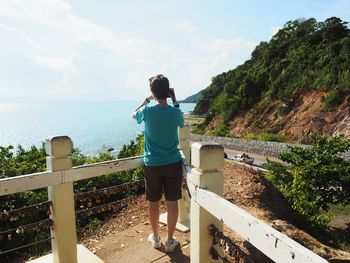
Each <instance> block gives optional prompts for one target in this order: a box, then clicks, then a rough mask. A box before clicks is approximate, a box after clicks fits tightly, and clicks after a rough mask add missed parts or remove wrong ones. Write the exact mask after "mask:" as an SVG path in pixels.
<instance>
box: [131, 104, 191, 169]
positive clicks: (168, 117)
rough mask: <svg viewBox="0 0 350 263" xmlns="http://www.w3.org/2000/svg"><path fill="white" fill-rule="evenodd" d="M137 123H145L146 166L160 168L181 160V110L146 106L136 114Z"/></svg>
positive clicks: (182, 122) (182, 121)
mask: <svg viewBox="0 0 350 263" xmlns="http://www.w3.org/2000/svg"><path fill="white" fill-rule="evenodd" d="M136 121H137V123H138V124H140V123H141V122H142V121H143V122H144V123H145V147H144V150H145V156H144V163H145V165H147V166H160V165H165V164H171V163H176V162H178V161H180V160H181V154H180V150H179V148H178V145H179V138H178V135H177V130H178V127H180V128H182V127H183V126H184V118H183V113H182V111H181V110H180V109H179V108H175V107H172V106H169V105H168V106H166V107H162V106H160V105H155V106H150V107H148V106H145V107H144V108H142V109H140V110H139V111H137V112H136Z"/></svg>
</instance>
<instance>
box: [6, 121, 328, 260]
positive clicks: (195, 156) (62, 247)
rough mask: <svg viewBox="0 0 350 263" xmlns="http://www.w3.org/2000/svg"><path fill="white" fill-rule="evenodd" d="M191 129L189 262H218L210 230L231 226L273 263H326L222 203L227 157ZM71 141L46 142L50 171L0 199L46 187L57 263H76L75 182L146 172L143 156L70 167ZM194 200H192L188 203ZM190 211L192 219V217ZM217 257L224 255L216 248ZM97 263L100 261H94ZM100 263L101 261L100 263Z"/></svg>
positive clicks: (10, 185) (184, 132)
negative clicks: (212, 253)
mask: <svg viewBox="0 0 350 263" xmlns="http://www.w3.org/2000/svg"><path fill="white" fill-rule="evenodd" d="M189 136H190V128H189V127H185V128H183V129H180V131H179V139H180V149H181V150H182V154H183V158H184V164H185V165H184V174H185V175H186V182H187V186H188V192H189V195H186V194H184V198H183V199H182V200H180V201H179V218H178V222H179V223H184V224H187V223H188V221H190V228H191V256H190V257H191V262H192V263H208V262H218V261H216V260H213V259H212V258H211V256H210V254H209V252H210V249H211V248H212V246H213V244H212V237H211V236H210V234H209V231H208V228H209V226H210V225H211V224H214V225H215V226H216V227H217V228H218V229H220V230H222V229H223V224H225V225H227V226H228V227H230V228H231V229H233V230H234V231H235V232H237V233H238V234H239V235H241V237H243V238H244V239H246V240H247V241H248V242H250V243H251V244H252V245H254V246H255V247H256V248H257V249H259V250H260V251H261V252H263V253H264V254H265V255H267V256H268V257H269V258H271V259H272V260H274V261H275V262H281V263H288V262H300V263H301V262H303V263H304V262H310V263H311V262H314V263H316V262H317V263H322V262H327V261H326V260H324V259H323V258H321V257H319V256H318V255H316V254H314V253H313V252H311V251H310V250H308V249H306V248H305V247H303V246H301V245H300V244H298V243H296V242H295V241H293V240H292V239H290V238H288V237H287V236H285V235H283V234H282V233H280V232H278V231H277V230H275V229H273V228H272V227H270V226H268V225H267V224H265V223H263V222H262V221H260V220H259V219H257V218H255V217H253V216H252V215H250V214H249V213H247V212H246V211H244V210H242V209H240V208H239V207H237V206H236V205H234V204H232V203H230V202H228V201H227V200H225V199H224V198H222V193H223V185H224V179H223V172H222V167H223V164H224V158H223V156H224V151H223V147H222V146H221V145H219V144H213V143H203V142H201V143H193V144H192V147H191V164H192V166H190V165H189V164H188V162H187V161H186V160H189V158H190V142H189ZM71 151H72V141H71V140H70V138H69V137H67V136H58V137H53V138H50V139H48V140H46V152H47V154H48V155H49V157H47V171H46V172H43V173H36V174H30V175H23V176H17V177H12V178H6V179H1V180H0V196H3V195H8V194H12V193H17V192H23V191H27V190H32V189H38V188H42V187H48V195H49V200H50V201H51V202H52V211H51V219H52V220H53V226H52V228H51V237H52V239H51V245H52V256H53V262H55V263H77V262H78V256H77V237H76V225H75V211H74V193H73V182H75V181H79V180H82V179H87V178H91V177H96V176H101V175H104V174H109V173H114V172H120V171H125V170H129V169H134V168H138V167H141V166H143V159H142V157H141V156H138V157H132V158H126V159H120V160H114V161H108V162H101V163H95V164H90V165H82V166H77V167H72V162H71V159H70V154H71ZM188 196H190V198H186V197H188ZM189 210H190V213H189ZM216 249H217V251H218V252H219V254H221V255H223V251H222V250H220V249H219V248H218V247H216ZM96 262H97V261H96ZM100 262H101V261H100Z"/></svg>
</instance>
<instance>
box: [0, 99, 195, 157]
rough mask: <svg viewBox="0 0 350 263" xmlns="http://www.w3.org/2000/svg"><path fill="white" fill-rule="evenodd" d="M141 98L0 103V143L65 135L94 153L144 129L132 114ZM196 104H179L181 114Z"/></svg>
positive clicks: (116, 145) (32, 141)
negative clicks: (128, 99) (103, 100)
mask: <svg viewBox="0 0 350 263" xmlns="http://www.w3.org/2000/svg"><path fill="white" fill-rule="evenodd" d="M140 103H141V102H140V101H105V102H92V101H89V102H38V103H0V146H2V147H7V146H9V145H13V146H15V147H16V146H17V145H21V146H23V147H24V148H25V149H29V148H30V147H31V146H32V145H35V146H36V147H39V146H41V144H42V142H44V141H45V139H47V138H49V137H51V136H55V135H67V136H69V137H70V138H71V139H72V141H73V145H74V147H76V148H78V149H80V151H81V152H82V153H83V154H87V155H96V154H98V153H99V152H100V151H101V150H103V149H106V148H113V149H114V152H119V150H120V149H121V147H122V146H123V145H124V144H127V143H129V142H130V140H133V139H135V138H136V136H137V135H138V134H141V133H142V131H143V130H144V126H143V124H141V125H139V124H137V123H136V121H135V120H134V119H133V118H132V117H131V114H132V111H133V110H134V109H135V108H136V107H137V106H138V105H139V104H140ZM194 107H195V103H181V106H180V109H181V110H182V111H183V112H184V114H188V113H190V112H191V111H192V110H193V109H194Z"/></svg>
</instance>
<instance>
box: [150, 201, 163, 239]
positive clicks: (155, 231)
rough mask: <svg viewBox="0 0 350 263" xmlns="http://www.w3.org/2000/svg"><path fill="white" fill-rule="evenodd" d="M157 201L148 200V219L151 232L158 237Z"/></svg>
mask: <svg viewBox="0 0 350 263" xmlns="http://www.w3.org/2000/svg"><path fill="white" fill-rule="evenodd" d="M159 202H160V201H157V202H149V220H150V221H151V226H152V230H153V234H154V235H155V236H158V237H159Z"/></svg>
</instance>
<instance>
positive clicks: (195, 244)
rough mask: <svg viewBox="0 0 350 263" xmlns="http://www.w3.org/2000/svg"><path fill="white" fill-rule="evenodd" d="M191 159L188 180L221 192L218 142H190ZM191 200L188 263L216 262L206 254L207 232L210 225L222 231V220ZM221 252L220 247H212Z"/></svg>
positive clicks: (221, 153) (221, 155)
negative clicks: (189, 262) (189, 256)
mask: <svg viewBox="0 0 350 263" xmlns="http://www.w3.org/2000/svg"><path fill="white" fill-rule="evenodd" d="M191 162H192V166H193V167H194V168H193V169H192V171H191V175H190V178H189V181H190V182H191V183H192V184H194V185H195V186H196V187H199V188H206V189H207V190H209V191H212V192H214V193H216V194H218V195H222V193H223V188H224V177H223V173H222V171H219V169H220V168H222V167H223V165H224V149H223V147H222V146H221V145H219V144H214V143H201V142H196V143H193V144H192V149H191ZM195 198H196V197H194V198H192V199H191V219H190V221H191V263H209V262H218V261H215V260H213V259H212V258H211V255H210V253H209V251H210V248H211V246H212V245H213V244H212V237H211V236H210V234H209V230H208V229H209V226H210V224H214V225H215V226H216V227H217V228H218V229H219V230H220V231H222V228H223V223H222V222H221V221H220V220H218V219H217V218H215V217H214V216H213V215H211V214H210V213H209V212H208V211H206V210H205V209H204V208H202V207H201V206H200V205H198V204H197V203H196V202H195V200H194V199H195ZM215 249H216V250H217V252H218V253H219V255H221V256H222V255H223V250H222V249H221V248H220V247H215Z"/></svg>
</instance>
